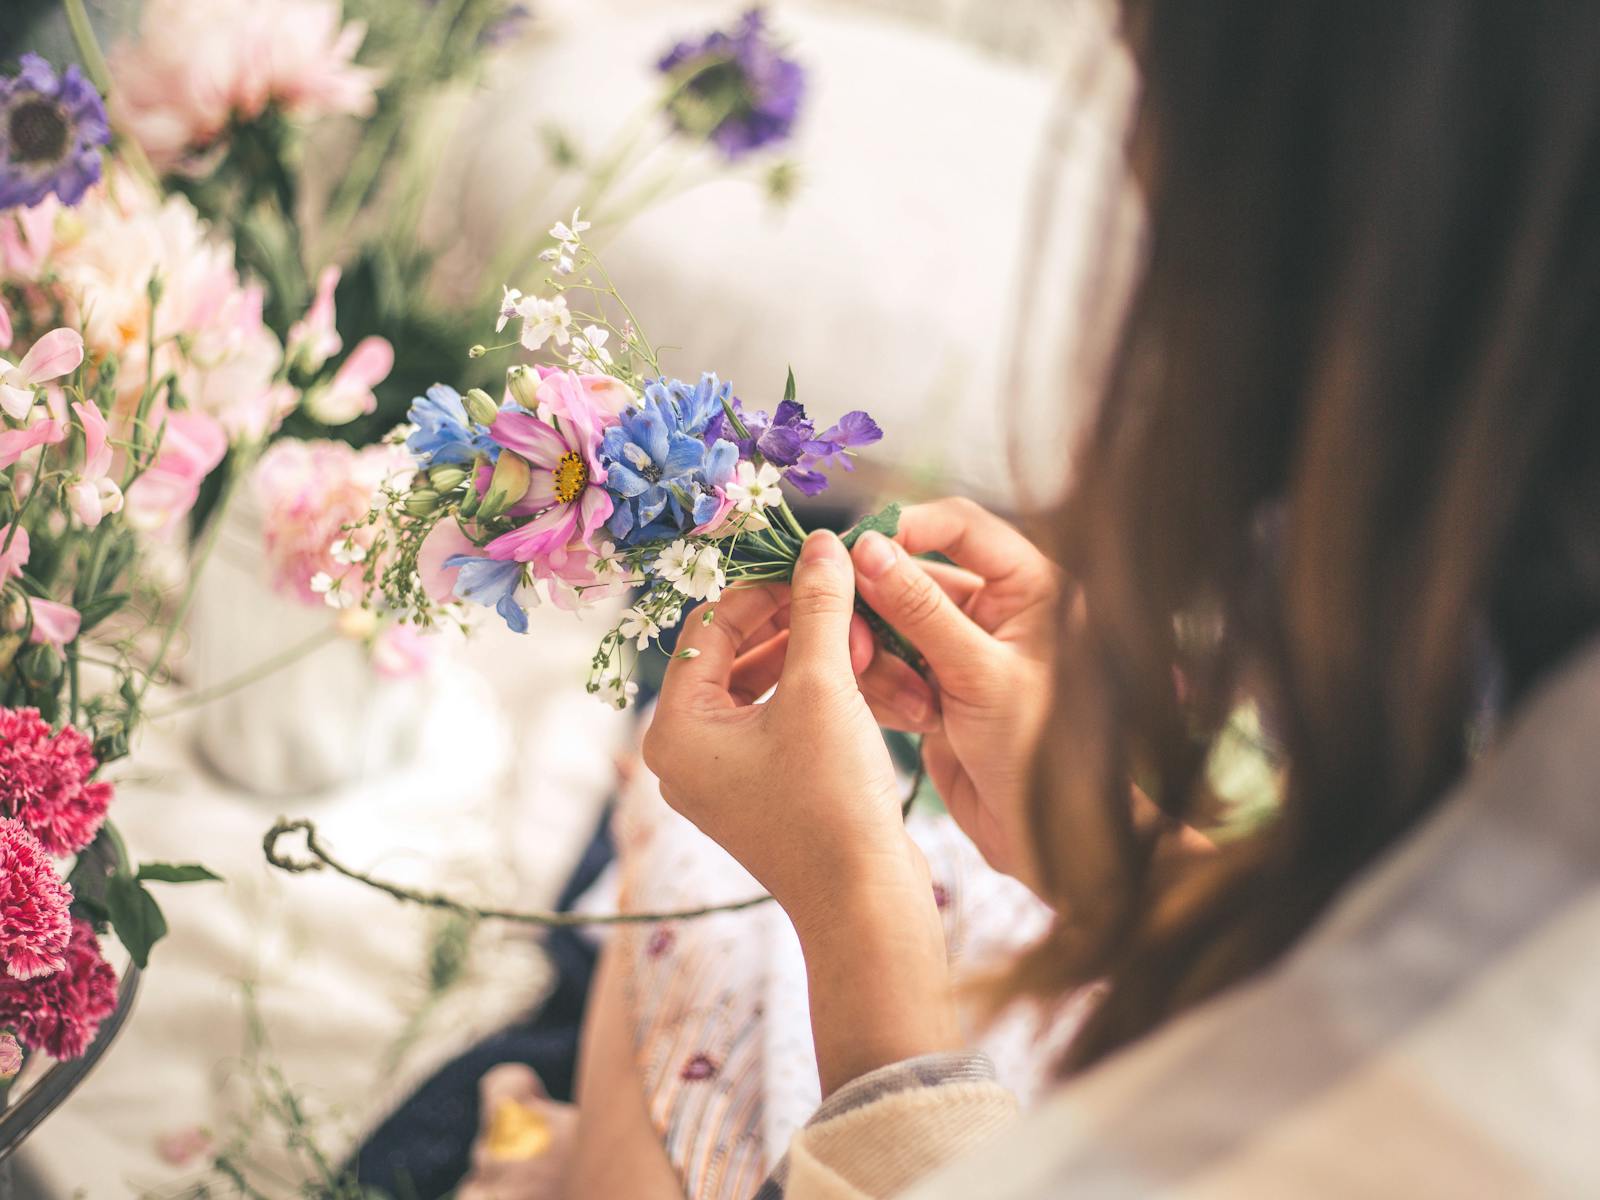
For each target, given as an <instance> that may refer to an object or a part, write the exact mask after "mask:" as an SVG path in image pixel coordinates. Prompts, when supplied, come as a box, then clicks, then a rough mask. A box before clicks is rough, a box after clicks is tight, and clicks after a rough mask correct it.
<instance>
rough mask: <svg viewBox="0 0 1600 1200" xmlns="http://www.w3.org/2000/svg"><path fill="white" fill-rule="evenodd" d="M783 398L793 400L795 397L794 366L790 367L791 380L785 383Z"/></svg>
mask: <svg viewBox="0 0 1600 1200" xmlns="http://www.w3.org/2000/svg"><path fill="white" fill-rule="evenodd" d="M783 398H784V399H785V400H793V399H794V368H793V367H790V368H789V382H788V383H786V384H784V385H783Z"/></svg>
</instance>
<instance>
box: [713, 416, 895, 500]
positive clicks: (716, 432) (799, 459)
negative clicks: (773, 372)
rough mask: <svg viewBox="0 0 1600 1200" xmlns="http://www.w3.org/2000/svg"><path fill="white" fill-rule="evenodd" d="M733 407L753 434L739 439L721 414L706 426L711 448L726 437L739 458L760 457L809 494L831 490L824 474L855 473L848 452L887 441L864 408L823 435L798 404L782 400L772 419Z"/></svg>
mask: <svg viewBox="0 0 1600 1200" xmlns="http://www.w3.org/2000/svg"><path fill="white" fill-rule="evenodd" d="M733 408H734V411H735V412H736V413H738V415H739V420H740V421H741V422H742V423H743V424H744V427H745V429H747V430H748V431H749V433H750V436H749V437H746V438H741V437H739V436H738V435H737V434H736V433H735V432H734V429H733V424H732V422H730V421H729V420H728V419H727V417H726V415H725V414H723V413H720V412H719V413H717V414H716V415H715V416H713V417H712V418H711V422H710V424H708V425H707V426H706V432H705V438H706V442H707V444H708V445H709V444H711V443H712V442H714V441H716V439H718V438H726V439H727V440H729V441H731V442H733V443H734V444H735V445H736V446H738V447H739V457H740V458H750V457H752V456H753V455H755V454H760V455H761V457H762V458H764V459H766V460H767V461H768V462H769V463H771V464H772V465H773V466H775V467H779V468H781V469H782V470H783V477H784V478H785V479H786V480H788V481H789V482H790V483H792V484H794V486H795V487H796V488H798V489H799V490H800V491H801V492H803V493H805V494H806V495H807V496H815V495H816V494H817V493H819V492H821V491H823V490H824V489H826V488H827V486H828V477H827V476H826V475H824V474H823V471H824V470H826V469H828V468H830V467H835V466H839V467H843V468H844V469H845V470H847V471H848V470H851V469H852V468H851V466H850V455H849V453H848V452H849V451H851V450H854V449H856V448H857V447H860V446H870V445H872V443H873V442H876V441H879V440H881V439H882V438H883V430H882V429H880V428H879V427H878V423H877V422H876V421H874V420H873V419H872V418H871V417H869V416H868V415H867V414H866V413H864V412H862V411H860V410H859V409H858V410H857V411H855V412H850V413H846V414H845V415H844V416H842V417H840V418H839V420H838V422H837V423H836V424H834V425H831V426H829V427H828V428H827V429H824V430H823V431H822V432H821V433H818V432H817V431H816V425H815V424H814V423H813V422H812V421H811V419H810V418H809V417H807V416H806V410H805V408H804V407H803V406H802V405H800V404H798V403H797V402H795V401H793V400H785V401H783V402H782V403H781V404H779V405H778V410H777V411H776V412H775V413H773V414H772V415H771V416H770V417H769V416H767V414H766V413H764V412H746V411H745V408H744V406H743V405H742V404H740V403H739V401H737V400H735V401H734V402H733Z"/></svg>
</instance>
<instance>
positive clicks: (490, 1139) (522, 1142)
mask: <svg viewBox="0 0 1600 1200" xmlns="http://www.w3.org/2000/svg"><path fill="white" fill-rule="evenodd" d="M550 1140H551V1139H550V1122H549V1121H548V1120H546V1119H545V1115H544V1113H542V1112H541V1111H539V1110H538V1109H536V1108H529V1107H528V1106H527V1105H525V1104H519V1103H517V1101H515V1100H509V1099H508V1100H502V1101H500V1103H499V1104H497V1105H495V1109H494V1115H493V1116H491V1117H490V1118H489V1132H488V1135H487V1136H486V1137H485V1138H484V1140H483V1145H484V1149H485V1150H486V1151H487V1152H488V1154H489V1157H490V1158H491V1159H493V1160H494V1161H495V1162H526V1161H527V1160H528V1159H530V1158H538V1157H539V1155H541V1154H543V1153H544V1152H545V1151H546V1150H548V1149H549V1148H550Z"/></svg>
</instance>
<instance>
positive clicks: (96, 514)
mask: <svg viewBox="0 0 1600 1200" xmlns="http://www.w3.org/2000/svg"><path fill="white" fill-rule="evenodd" d="M72 411H73V412H75V413H77V414H78V423H79V424H80V425H82V426H83V442H84V446H83V466H82V467H80V468H79V470H78V478H77V479H76V480H75V481H74V482H72V483H70V484H68V485H67V502H68V503H69V504H71V506H72V511H73V512H74V513H76V514H77V516H78V520H80V521H82V522H83V523H84V525H85V526H86V527H88V528H89V529H93V528H94V527H95V526H97V525H99V524H100V522H101V520H102V519H103V518H104V517H105V516H106V515H107V514H109V513H117V512H121V511H122V489H121V488H120V487H118V486H117V482H116V480H114V479H111V478H109V473H110V471H111V444H110V442H109V441H108V440H107V437H106V433H107V430H106V419H105V416H104V414H103V413H101V411H100V409H99V408H98V407H96V406H95V405H93V404H86V403H82V402H75V403H74V404H73V406H72Z"/></svg>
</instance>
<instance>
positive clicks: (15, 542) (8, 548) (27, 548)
mask: <svg viewBox="0 0 1600 1200" xmlns="http://www.w3.org/2000/svg"><path fill="white" fill-rule="evenodd" d="M8 543H9V544H8ZM0 547H3V548H0V583H4V582H5V581H6V580H8V579H18V578H20V577H21V575H22V568H23V567H25V566H27V565H28V555H29V554H30V553H31V552H32V550H33V543H32V542H30V541H29V539H28V530H27V527H26V526H23V525H0Z"/></svg>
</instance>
